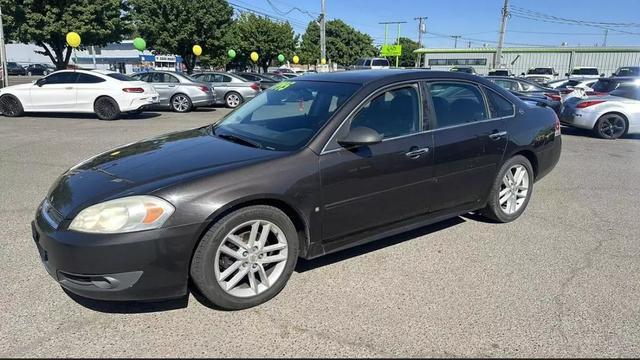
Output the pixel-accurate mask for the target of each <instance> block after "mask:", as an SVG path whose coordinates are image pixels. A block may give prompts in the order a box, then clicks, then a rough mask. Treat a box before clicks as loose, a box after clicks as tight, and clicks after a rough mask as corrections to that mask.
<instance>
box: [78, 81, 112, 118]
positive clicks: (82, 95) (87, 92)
mask: <svg viewBox="0 0 640 360" xmlns="http://www.w3.org/2000/svg"><path fill="white" fill-rule="evenodd" d="M105 81H106V80H105V79H103V78H100V77H97V76H95V75H90V74H85V73H78V78H77V79H76V107H77V109H78V110H81V111H93V103H94V102H95V101H96V98H98V96H100V95H102V94H104V89H103V87H104V82H105Z"/></svg>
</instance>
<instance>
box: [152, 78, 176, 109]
mask: <svg viewBox="0 0 640 360" xmlns="http://www.w3.org/2000/svg"><path fill="white" fill-rule="evenodd" d="M151 84H152V85H153V87H154V88H155V89H156V91H157V92H158V95H159V100H160V104H161V105H169V101H170V100H171V97H172V96H173V95H174V94H175V93H176V92H177V91H178V88H179V87H180V80H178V78H177V77H175V76H173V75H171V74H167V73H163V72H156V73H153V74H152V76H151Z"/></svg>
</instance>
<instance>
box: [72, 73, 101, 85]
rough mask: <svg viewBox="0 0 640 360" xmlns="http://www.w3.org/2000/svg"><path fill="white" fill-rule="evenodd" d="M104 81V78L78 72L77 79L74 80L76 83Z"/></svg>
mask: <svg viewBox="0 0 640 360" xmlns="http://www.w3.org/2000/svg"><path fill="white" fill-rule="evenodd" d="M104 81H105V80H104V79H102V78H99V77H97V76H93V75H89V74H83V73H79V74H78V79H77V80H76V84H97V83H101V82H104Z"/></svg>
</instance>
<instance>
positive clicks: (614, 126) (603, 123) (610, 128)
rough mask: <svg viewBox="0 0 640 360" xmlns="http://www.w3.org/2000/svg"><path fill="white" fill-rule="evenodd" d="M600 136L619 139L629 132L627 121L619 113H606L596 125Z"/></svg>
mask: <svg viewBox="0 0 640 360" xmlns="http://www.w3.org/2000/svg"><path fill="white" fill-rule="evenodd" d="M594 130H595V133H596V135H597V136H598V137H600V138H603V139H611V140H613V139H618V138H620V137H622V136H623V135H624V134H626V132H627V121H626V119H625V118H624V117H622V116H621V115H619V114H604V115H602V116H601V117H600V119H598V121H597V122H596V126H595V127H594Z"/></svg>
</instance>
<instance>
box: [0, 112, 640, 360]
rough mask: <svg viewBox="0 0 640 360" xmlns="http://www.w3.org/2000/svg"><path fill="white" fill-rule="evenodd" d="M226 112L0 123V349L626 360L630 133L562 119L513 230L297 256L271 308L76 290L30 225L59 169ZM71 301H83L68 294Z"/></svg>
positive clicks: (637, 173) (639, 172)
mask: <svg viewBox="0 0 640 360" xmlns="http://www.w3.org/2000/svg"><path fill="white" fill-rule="evenodd" d="M227 112H228V110H226V109H222V108H216V109H198V111H196V112H193V113H189V114H175V113H168V112H149V113H144V114H143V115H140V116H138V117H130V118H127V119H123V120H119V121H114V122H103V121H98V120H96V119H95V117H93V116H84V115H75V116H62V115H61V116H55V117H46V116H44V115H42V116H28V117H24V118H5V117H0V189H2V191H0V204H2V205H3V207H2V208H1V209H0V214H1V216H2V223H3V224H4V229H3V231H2V232H0V271H1V272H2V274H3V275H2V279H3V281H2V283H1V284H0V288H1V289H2V290H1V291H0V304H1V307H2V309H3V311H1V312H0V324H2V329H3V330H2V331H1V332H0V356H2V357H12V356H13V357H15V356H44V357H58V356H83V357H90V356H102V357H106V356H120V357H131V356H146V357H148V356H163V355H166V356H180V357H187V356H213V357H215V356H235V357H238V356H256V357H258V356H380V357H384V356H478V357H479V356H575V357H578V356H634V355H637V354H638V352H640V345H639V343H638V341H637V339H639V338H640V312H639V311H638V309H639V308H640V285H639V284H640V242H639V241H638V234H640V222H638V212H637V208H638V206H637V203H638V201H639V200H640V193H639V192H638V190H637V185H636V183H637V179H638V178H640V140H639V138H638V137H636V138H632V139H622V140H616V141H607V140H599V139H595V138H592V137H591V136H590V135H589V133H588V132H582V131H577V130H573V129H563V131H564V135H563V141H564V145H563V154H562V158H561V160H560V163H559V164H558V166H557V168H556V169H555V170H554V171H553V172H552V173H551V174H550V175H549V176H548V177H546V178H545V179H544V180H542V181H541V182H540V183H538V184H537V185H536V187H535V189H534V191H535V193H536V194H535V196H533V197H532V200H531V203H530V204H529V207H528V209H527V210H526V212H525V214H524V215H523V216H522V217H521V218H520V219H518V220H517V221H515V222H513V223H509V224H491V223H486V222H484V221H483V220H481V219H477V218H476V217H474V216H468V217H461V218H456V219H453V220H449V221H446V222H444V223H440V224H437V225H434V226H429V227H426V228H422V229H419V230H416V231H412V232H410V233H408V234H404V235H401V236H396V237H393V238H390V239H385V240H382V241H378V242H375V243H372V244H369V245H366V246H361V247H357V248H354V249H351V250H348V251H345V252H341V253H337V254H334V255H329V256H326V257H323V258H319V259H317V260H314V261H303V260H301V261H300V262H299V265H298V268H297V271H296V272H294V274H293V276H292V278H291V280H290V282H289V284H288V285H287V286H286V287H285V289H284V290H283V292H282V293H281V294H280V295H278V296H277V297H276V298H275V299H273V300H271V301H270V302H268V303H266V304H263V305H261V306H259V307H257V308H253V309H250V310H244V311H239V312H221V311H218V310H213V309H210V308H208V307H206V306H205V305H203V304H201V303H200V302H199V301H198V300H197V299H196V298H194V296H190V297H189V299H187V300H186V301H171V302H166V303H150V304H134V303H121V304H118V303H115V304H114V303H104V302H97V301H90V300H82V299H77V298H76V300H74V299H72V298H70V297H69V296H67V295H66V294H65V293H64V292H63V291H62V289H61V288H60V287H59V286H57V285H56V284H55V282H54V281H53V280H52V279H51V278H50V277H49V276H48V275H47V274H46V272H45V270H44V269H43V267H42V265H41V264H40V261H39V258H38V254H37V250H36V247H35V245H34V244H33V242H32V240H31V232H30V227H29V222H30V221H31V219H32V218H33V215H34V211H35V208H36V207H37V205H38V203H39V202H40V201H41V200H42V198H43V197H44V196H45V194H46V191H47V189H48V187H49V186H50V185H51V184H52V183H53V181H54V180H55V178H56V177H57V176H58V175H59V174H60V173H62V172H63V171H64V170H65V169H67V168H69V167H70V166H72V165H74V164H76V163H78V162H79V161H81V160H83V159H85V158H87V157H89V156H91V155H94V154H96V153H98V152H101V151H104V150H107V149H109V148H112V147H114V146H116V145H120V144H124V143H127V142H131V141H135V140H138V139H141V138H145V137H150V136H153V135H157V134H161V133H164V132H168V131H173V130H179V129H186V128H190V127H196V126H199V125H203V124H207V123H210V122H212V121H214V120H216V119H218V118H219V117H220V116H221V115H223V114H226V113H227ZM76 301H78V302H80V303H81V304H79V303H78V302H76Z"/></svg>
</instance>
